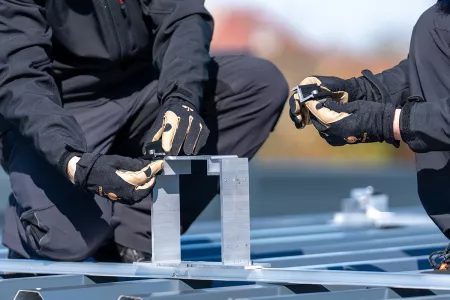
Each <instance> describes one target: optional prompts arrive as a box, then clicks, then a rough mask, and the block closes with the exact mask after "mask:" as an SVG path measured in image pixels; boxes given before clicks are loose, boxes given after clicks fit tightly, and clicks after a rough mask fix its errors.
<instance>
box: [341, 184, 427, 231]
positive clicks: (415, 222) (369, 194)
mask: <svg viewBox="0 0 450 300" xmlns="http://www.w3.org/2000/svg"><path fill="white" fill-rule="evenodd" d="M341 205H342V212H340V213H337V214H335V215H334V218H333V222H334V223H336V224H339V225H346V226H375V227H400V226H425V225H430V226H433V222H432V221H431V220H430V219H429V218H428V217H427V216H424V215H423V214H398V213H394V212H391V211H389V197H388V195H386V194H381V193H376V192H375V191H374V189H373V187H371V186H369V187H366V188H355V189H352V190H351V191H350V198H347V199H344V200H342V204H341Z"/></svg>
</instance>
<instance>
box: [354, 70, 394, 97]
mask: <svg viewBox="0 0 450 300" xmlns="http://www.w3.org/2000/svg"><path fill="white" fill-rule="evenodd" d="M361 74H362V75H363V76H361V78H362V79H363V80H366V81H367V82H368V83H369V86H370V88H371V89H372V90H373V91H375V93H376V99H371V100H372V101H375V102H378V103H384V104H387V103H392V99H391V95H390V93H389V91H388V90H387V88H386V87H385V86H384V84H383V83H382V82H381V81H380V80H379V79H378V78H377V77H376V76H375V75H374V74H373V73H372V72H371V71H370V70H363V71H362V72H361ZM367 88H368V87H366V89H367ZM368 94H369V93H367V91H366V95H368Z"/></svg>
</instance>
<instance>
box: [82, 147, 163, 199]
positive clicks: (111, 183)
mask: <svg viewBox="0 0 450 300" xmlns="http://www.w3.org/2000/svg"><path fill="white" fill-rule="evenodd" d="M163 165H164V163H163V161H162V160H157V161H154V162H150V161H144V160H141V159H133V158H128V157H122V156H118V155H101V154H91V153H86V154H83V155H82V156H81V158H80V160H79V161H78V162H77V164H76V170H75V174H74V184H75V186H76V187H78V188H80V189H83V190H86V191H88V192H91V193H95V194H97V195H100V196H102V197H104V198H107V199H110V200H113V201H117V202H120V203H124V204H129V205H132V204H135V203H137V202H140V201H141V200H142V199H144V198H145V197H147V196H148V195H149V194H150V192H151V191H152V188H153V186H154V184H155V176H156V174H158V173H159V172H160V171H161V170H162V169H163Z"/></svg>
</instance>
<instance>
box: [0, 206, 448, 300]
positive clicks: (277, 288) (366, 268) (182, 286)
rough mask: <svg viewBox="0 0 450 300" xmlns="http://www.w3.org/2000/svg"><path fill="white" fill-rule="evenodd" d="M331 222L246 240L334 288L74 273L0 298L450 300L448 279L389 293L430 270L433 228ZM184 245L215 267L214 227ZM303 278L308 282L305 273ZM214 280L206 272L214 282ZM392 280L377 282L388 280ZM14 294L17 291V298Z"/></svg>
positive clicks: (263, 222) (27, 283) (437, 245)
mask: <svg viewBox="0 0 450 300" xmlns="http://www.w3.org/2000/svg"><path fill="white" fill-rule="evenodd" d="M402 211H403V212H406V211H408V212H409V211H413V210H412V209H408V210H402ZM414 211H417V209H414ZM332 219H333V215H332V214H318V215H304V216H300V215H299V216H284V217H282V216H278V217H274V218H260V219H254V220H252V236H251V237H252V240H251V249H252V258H253V259H254V261H255V263H270V264H271V268H275V269H276V268H283V270H292V271H299V272H300V271H304V270H319V272H323V273H316V272H314V273H311V274H315V275H317V274H318V275H319V276H320V275H321V274H323V277H326V278H324V279H325V280H326V279H330V282H334V283H330V284H321V283H320V284H319V283H318V284H311V282H308V284H301V283H300V282H301V280H296V284H283V283H277V284H269V283H263V282H256V283H255V282H251V281H250V282H248V281H240V282H236V281H232V280H231V281H230V280H227V281H220V280H184V281H183V280H179V279H170V277H169V278H168V279H148V278H142V279H140V278H128V279H120V278H111V277H109V278H108V277H101V278H100V277H92V276H83V275H77V274H74V275H47V276H38V277H28V278H19V279H17V278H16V279H6V278H7V277H6V276H4V278H5V279H3V280H0V295H1V297H0V299H2V300H3V299H20V300H27V299H32V300H36V299H45V300H49V299H65V300H71V299H122V300H126V299H133V300H137V299H153V298H155V299H160V300H166V299H215V300H219V299H258V300H259V299H261V300H262V299H289V300H290V299H398V298H406V297H412V298H411V299H450V276H449V277H447V275H428V277H426V280H427V281H423V282H424V283H423V284H422V285H418V287H417V288H414V287H408V288H392V286H394V287H395V286H401V284H397V283H396V282H395V281H396V280H399V279H402V280H406V281H407V280H409V278H412V279H414V280H417V279H418V280H420V278H419V277H417V278H416V277H410V275H411V274H419V273H421V272H423V271H425V270H429V269H430V266H429V264H428V255H429V254H430V253H431V252H432V251H436V250H441V249H442V248H443V247H445V246H446V244H447V243H448V240H447V239H446V238H445V237H444V236H443V235H442V234H441V233H440V231H439V230H438V229H437V228H436V227H435V226H434V225H433V224H431V223H428V224H423V223H420V224H419V225H410V226H402V227H394V228H377V227H374V226H371V225H365V226H342V225H337V224H334V223H332V222H331V221H332ZM181 242H182V258H183V260H185V261H220V224H219V223H218V222H202V223H198V224H195V225H194V226H193V228H192V229H191V230H190V231H189V232H188V233H187V234H186V235H185V236H183V237H182V241H181ZM0 266H1V263H0ZM277 270H279V269H277ZM327 270H339V271H345V274H352V275H355V278H358V274H361V278H363V277H364V278H368V277H367V274H368V273H367V272H372V273H370V274H386V275H388V274H391V275H396V276H393V277H389V278H392V280H391V281H392V285H390V284H386V286H380V283H379V282H378V281H377V282H375V280H378V279H376V278H375V277H374V282H373V284H372V283H370V282H368V283H367V285H364V284H361V283H358V284H356V283H354V282H356V281H354V282H347V281H346V280H348V279H347V278H349V277H348V276H347V277H346V276H343V275H342V274H344V273H342V272H337V273H333V272H330V271H327ZM393 272H396V273H393ZM302 274H303V275H302V276H304V275H305V274H306V276H307V274H308V273H302ZM370 274H369V275H370ZM215 275H216V274H211V277H214V276H215ZM331 276H336V278H331ZM424 276H427V275H424ZM430 276H431V277H430ZM442 276H444V277H442ZM180 277H183V276H180ZM186 278H194V277H188V276H186ZM250 278H253V277H250ZM318 278H319V277H318ZM340 278H342V280H340ZM379 278H381V277H379ZM389 278H388V277H386V280H384V281H380V282H390V279H389ZM421 278H422V277H421ZM423 278H424V280H425V277H423ZM444 278H445V280H446V281H443V279H444ZM447 278H448V279H447ZM331 279H333V280H331ZM430 280H431V281H430ZM433 280H436V283H437V284H436V286H434V285H432V284H428V283H427V282H433ZM269 281H270V280H269ZM313 281H314V280H313ZM286 282H289V280H288V279H286ZM446 282H448V285H447V286H448V289H447V288H446V285H445V283H446ZM371 286H372V287H371ZM438 286H439V287H438ZM436 287H438V288H436ZM19 290H22V291H20V292H19V293H18V291H19ZM16 294H17V296H16Z"/></svg>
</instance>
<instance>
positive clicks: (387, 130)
mask: <svg viewBox="0 0 450 300" xmlns="http://www.w3.org/2000/svg"><path fill="white" fill-rule="evenodd" d="M394 116H395V107H394V106H393V105H392V104H386V105H385V107H384V112H383V140H384V141H385V142H386V143H388V144H391V145H393V146H394V147H395V148H399V147H400V141H397V140H396V139H395V137H394Z"/></svg>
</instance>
